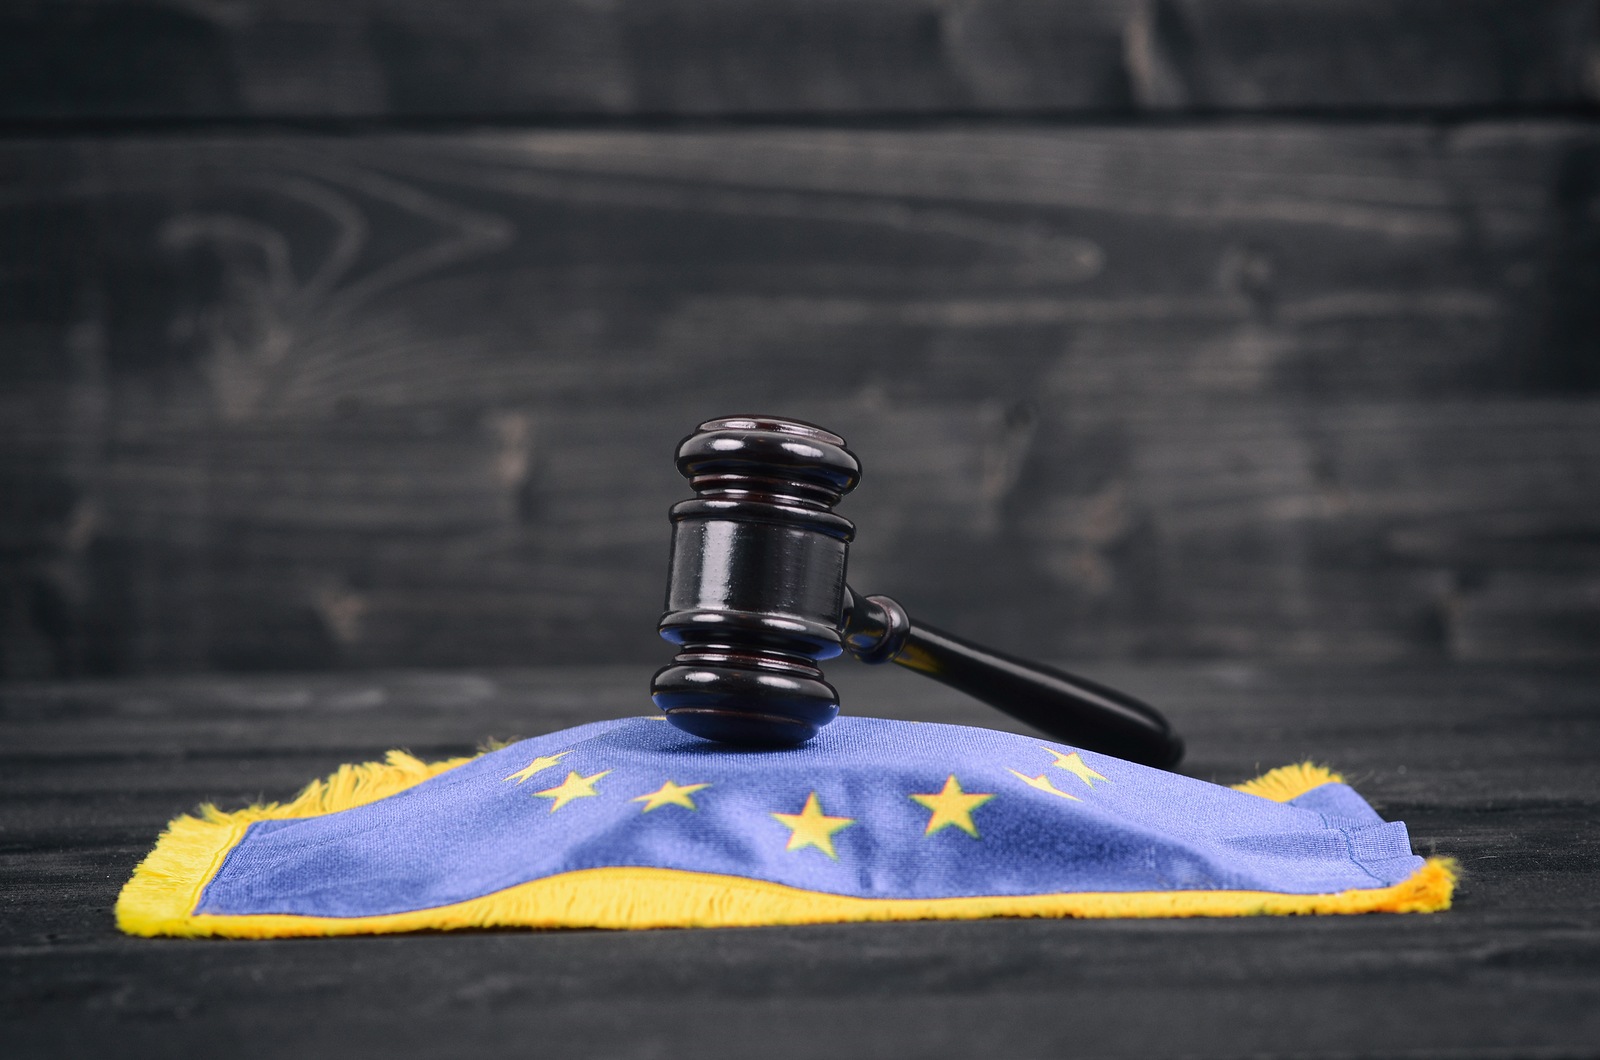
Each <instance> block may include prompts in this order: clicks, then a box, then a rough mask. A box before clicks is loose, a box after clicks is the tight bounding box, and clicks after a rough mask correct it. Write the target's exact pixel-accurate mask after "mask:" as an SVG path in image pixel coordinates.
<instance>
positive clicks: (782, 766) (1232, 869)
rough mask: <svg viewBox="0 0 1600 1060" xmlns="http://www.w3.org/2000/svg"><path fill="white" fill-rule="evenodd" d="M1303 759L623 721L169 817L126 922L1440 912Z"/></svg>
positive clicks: (210, 930)
mask: <svg viewBox="0 0 1600 1060" xmlns="http://www.w3.org/2000/svg"><path fill="white" fill-rule="evenodd" d="M397 771H398V773H399V774H400V776H399V777H398V778H397V777H396V775H395V774H396V772H397ZM1291 773H1292V775H1291V776H1289V777H1288V778H1287V779H1285V778H1284V777H1282V776H1280V777H1279V778H1278V780H1277V790H1276V791H1273V790H1271V789H1272V784H1270V783H1269V784H1267V785H1266V786H1265V787H1264V788H1260V789H1259V790H1260V793H1259V794H1252V793H1250V792H1249V790H1246V791H1239V790H1234V789H1230V788H1225V787H1220V786H1218V785H1214V784H1209V783H1206V782H1204V781H1199V780H1194V779H1191V778H1188V777H1183V776H1180V775H1177V774H1173V773H1168V772H1164V771H1161V770H1156V769H1151V768H1148V767H1144V766H1140V765H1135V764H1133V763H1130V762H1125V761H1122V760H1120V759H1116V758H1111V757H1108V756H1105V755H1099V754H1094V753H1092V752H1088V751H1081V750H1078V749H1076V748H1072V747H1068V746H1065V745H1061V744H1055V743H1048V742H1043V741H1040V740H1036V739H1031V738H1028V737H1023V736H1017V735H1013V734H1010V733H1002V732H995V731H991V730H987V729H976V728H967V727H963V726H953V725H936V724H928V723H917V722H897V721H885V720H880V719H873V718H849V717H847V718H841V719H839V720H838V721H837V722H835V723H834V724H832V725H830V726H829V727H827V728H825V729H824V730H822V732H821V733H820V734H819V735H818V736H817V737H816V738H815V739H813V740H812V741H811V742H810V743H809V744H807V745H806V746H804V747H801V748H797V749H793V750H784V751H751V750H740V749H730V748H727V747H724V746H719V745H714V744H709V743H706V742H704V741H701V740H698V739H696V738H694V737H691V736H688V735H686V734H684V733H681V732H679V731H678V730H676V729H674V728H672V727H670V726H668V725H666V724H663V723H662V722H661V721H660V720H659V719H655V718H630V719H624V720H619V721H607V722H599V723H595V724H592V725H584V726H579V727H577V728H574V729H568V730H564V731H561V732H556V733H552V734H550V735H547V736H541V737H538V738H536V739H532V740H524V741H522V742H520V743H516V744H513V745H511V746H508V747H505V748H503V749H501V750H498V751H494V752H492V753H488V754H484V755H482V756H479V757H477V758H474V759H470V760H464V761H460V762H454V763H445V764H442V765H441V766H436V767H427V766H424V765H422V764H421V763H418V762H416V761H415V760H414V759H408V758H405V757H404V756H400V757H394V756H392V757H391V762H390V763H389V764H388V765H387V766H370V767H355V768H354V769H352V770H346V771H341V773H340V774H336V775H335V777H334V778H331V779H330V781H329V782H328V783H327V784H326V785H322V786H317V785H313V788H312V789H308V792H307V793H306V795H303V796H302V798H301V800H297V803H293V804H290V805H289V806H287V807H278V806H270V807H257V808H254V809H252V810H247V811H241V812H239V813H235V814H223V813H218V812H216V811H214V810H209V811H207V812H206V813H205V814H204V815H203V816H202V817H200V818H193V817H184V818H180V819H178V820H177V821H174V822H173V824H172V826H171V827H170V828H169V830H168V832H167V834H166V835H164V836H163V838H162V841H161V843H160V844H159V845H158V847H157V849H156V851H155V852H154V853H153V854H152V855H151V857H150V858H149V859H147V861H146V862H145V864H144V865H142V866H141V867H140V869H139V870H138V871H137V872H136V873H135V875H134V878H133V879H132V880H131V881H130V882H129V884H128V886H127V888H125V889H124V893H123V895H122V898H121V900H120V901H119V904H118V917H119V922H120V923H121V924H122V926H123V927H124V929H125V930H128V931H130V932H133V933H136V934H176V935H208V934H209V935H233V936H242V937H270V936H275V935H303V934H341V933H359V932H369V931H398V930H416V929H426V928H451V927H468V926H490V925H495V926H505V925H522V926H534V927H559V926H570V927H591V926H595V927H657V926H711V925H723V924H758V923H800V922H821V921H840V920H871V919H903V918H922V917H974V916H994V915H1045V916H1185V915H1241V914H1246V913H1279V912H1282V913H1289V912H1364V911H1374V910H1390V911H1424V910H1429V909H1437V908H1444V907H1446V906H1448V903H1449V898H1450V886H1451V882H1452V880H1453V877H1452V875H1451V871H1450V869H1449V866H1448V865H1446V864H1444V863H1441V862H1431V863H1425V862H1424V860H1423V859H1422V858H1420V857H1417V856H1415V855H1414V854H1413V853H1412V852H1411V847H1410V842H1409V839H1408V837H1407V834H1406V829H1405V826H1404V825H1403V824H1401V823H1399V822H1385V821H1384V820H1383V819H1382V818H1380V817H1379V816H1378V814H1377V813H1376V812H1374V811H1373V809H1372V808H1371V807H1370V806H1368V805H1367V803H1366V802H1365V801H1363V800H1362V799H1361V797H1360V796H1359V795H1357V794H1356V793H1355V792H1354V791H1353V790H1351V789H1350V788H1349V787H1347V786H1345V785H1344V784H1343V783H1339V782H1338V781H1337V779H1336V778H1333V777H1332V775H1331V774H1326V773H1325V772H1318V771H1316V770H1314V769H1312V770H1309V771H1308V770H1305V769H1301V770H1300V771H1299V772H1298V773H1294V772H1293V771H1291ZM430 774H432V775H430ZM341 777H343V778H344V779H343V780H342V781H341V779H340V778H341ZM1297 788H1303V789H1304V790H1296V789H1297ZM391 791H392V793H390V794H385V793H386V792H391ZM379 796H382V797H379ZM1264 796H1266V797H1264ZM1274 796H1276V797H1274ZM1290 796H1292V797H1290ZM369 800H371V801H369ZM341 806H345V807H348V808H339V807H341ZM329 811H331V812H329Z"/></svg>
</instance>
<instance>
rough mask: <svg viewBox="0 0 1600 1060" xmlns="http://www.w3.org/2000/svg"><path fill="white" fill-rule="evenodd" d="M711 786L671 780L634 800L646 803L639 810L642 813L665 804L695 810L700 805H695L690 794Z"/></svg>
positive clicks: (657, 808)
mask: <svg viewBox="0 0 1600 1060" xmlns="http://www.w3.org/2000/svg"><path fill="white" fill-rule="evenodd" d="M710 786H711V785H710V784H677V783H674V782H673V781H670V780H669V781H667V782H666V783H665V784H663V785H661V786H660V787H659V788H657V789H656V790H654V791H652V792H651V793H650V794H648V795H640V796H638V797H637V798H635V799H634V800H633V801H634V802H642V803H644V809H643V810H641V811H639V812H640V813H649V812H650V811H651V810H659V809H661V807H663V806H685V807H687V808H689V809H691V810H694V809H698V808H699V807H697V806H695V804H694V800H693V799H691V798H689V796H690V795H693V794H694V793H695V792H697V791H699V790H700V789H701V788H709V787H710Z"/></svg>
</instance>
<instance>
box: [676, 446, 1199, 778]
mask: <svg viewBox="0 0 1600 1060" xmlns="http://www.w3.org/2000/svg"><path fill="white" fill-rule="evenodd" d="M677 463H678V470H679V471H680V472H681V473H682V474H683V475H684V477H686V478H687V479H688V480H689V484H690V486H691V487H693V489H694V491H695V494H696V496H695V497H694V498H693V499H691V500H686V501H682V502H680V503H678V504H676V505H674V506H673V508H672V512H671V518H672V528H673V532H672V565H671V568H670V570H669V572H668V576H667V605H666V613H665V614H664V615H663V616H662V619H661V624H660V630H661V636H662V637H664V638H665V639H666V640H668V641H670V642H671V643H673V644H675V645H677V647H678V654H677V655H676V657H674V658H673V660H672V662H671V663H670V664H668V665H667V666H665V667H663V668H662V669H661V670H659V671H658V672H657V673H656V675H655V678H654V680H653V681H652V683H651V694H652V698H653V699H654V700H655V703H656V705H657V706H658V707H660V708H661V710H662V711H663V712H665V714H666V716H667V720H668V721H670V722H672V724H674V725H676V726H677V727H678V728H680V729H682V730H684V731H685V732H689V733H693V734H694V735H696V736H700V737H703V738H705V739H709V740H716V741H720V742H724V743H733V744H744V745H750V746H758V747H792V746H796V745H799V744H802V743H804V742H805V741H807V740H809V739H810V738H811V737H812V736H814V735H816V733H817V730H819V729H820V728H822V726H824V725H826V724H828V722H830V721H832V720H833V719H834V717H835V716H836V715H837V714H838V713H839V694H838V692H837V691H836V690H835V689H834V688H833V686H832V685H830V684H828V683H827V681H826V680H824V679H823V673H822V670H821V668H820V667H819V666H818V665H817V664H818V663H820V662H822V661H823V660H825V659H830V658H833V657H835V656H837V655H840V654H842V653H845V652H848V653H850V654H851V655H854V656H855V657H856V658H857V659H860V660H861V661H862V662H866V663H884V662H892V663H895V664H897V665H900V666H904V667H906V668H907V669H910V670H915V671H917V672H918V673H921V674H925V675H927V676H929V677H932V678H934V679H935V680H937V681H941V682H943V683H945V684H947V685H950V686H952V687H954V688H957V689H960V690H961V691H963V692H965V693H967V694H968V695H971V696H973V697H974V698H976V699H979V700H982V701H983V702H985V703H988V704H989V705H990V706H993V707H996V708H998V709H999V710H1001V711H1004V712H1005V713H1007V714H1010V715H1011V716H1012V717H1014V718H1017V719H1019V720H1021V721H1024V722H1027V723H1028V724H1029V725H1032V726H1034V727H1036V728H1038V729H1040V730H1042V731H1044V732H1045V733H1047V734H1049V735H1050V736H1052V737H1054V738H1055V739H1057V740H1059V741H1061V742H1063V743H1068V744H1072V745H1074V746H1078V747H1083V748H1086V749H1089V750H1093V751H1100V752H1103V753H1105V754H1111V755H1116V756H1117V757H1120V758H1126V759H1129V760H1131V761H1135V762H1141V763H1144V764H1146V765H1152V766H1158V767H1161V768H1167V769H1170V768H1172V767H1173V766H1175V765H1177V763H1178V761H1179V760H1180V759H1181V758H1182V757H1183V741H1182V740H1181V739H1179V738H1178V736H1177V735H1176V734H1174V733H1173V731H1172V728H1171V726H1170V725H1168V723H1167V721H1166V719H1164V718H1163V717H1162V716H1161V715H1160V714H1159V713H1157V712H1156V711H1155V710H1154V709H1153V708H1152V707H1150V706H1148V705H1147V704H1145V703H1143V702H1141V701H1139V700H1138V699H1135V698H1134V697H1132V696H1130V695H1127V694H1126V693H1124V692H1118V691H1115V690H1114V689H1110V688H1106V687H1103V686H1101V685H1098V684H1095V683H1094V682H1092V681H1088V680H1085V679H1084V678H1081V677H1076V676H1074V675H1072V674H1068V673H1065V672H1063V671H1060V670H1056V669H1053V668H1051V667H1047V666H1042V665H1040V664H1038V663H1033V662H1027V661H1024V660H1021V659H1016V658H1013V657H1011V656H1008V655H1005V654H1002V653H1000V652H996V651H992V650H990V649H987V648H982V647H979V646H978V645H975V644H972V643H970V642H968V641H965V640H962V639H960V638H959V637H955V636H952V635H950V634H948V633H943V632H940V631H939V630H937V629H934V628H933V627H931V626H928V625H926V624H924V623H922V622H920V621H915V620H913V619H912V618H911V617H910V616H909V615H908V614H906V611H905V608H903V607H901V606H900V605H899V604H898V603H896V602H895V601H894V600H892V599H890V598H889V597H886V596H860V595H858V594H856V593H855V592H853V591H851V589H850V588H849V587H848V586H847V585H846V584H845V566H846V559H847V554H848V551H849V544H850V541H851V539H852V538H853V537H854V536H855V525H854V524H853V523H851V522H850V521H849V520H848V519H845V518H844V517H843V516H841V515H839V514H838V513H836V512H834V511H833V506H834V505H835V504H837V503H838V502H839V500H840V498H842V497H843V496H844V495H845V494H846V493H848V492H849V491H850V490H851V489H853V488H855V486H856V484H857V483H858V482H859V481H860V478H861V465H860V463H859V462H858V461H857V460H856V458H855V455H854V454H853V453H851V452H850V450H849V449H848V448H846V446H845V441H844V439H843V438H841V437H839V436H838V435H836V434H833V433H831V432H829V431H826V430H823V429H822V428H821V427H817V426H815V425H813V424H810V423H804V422H802V421H799V420H790V419H779V418H776V417H769V416H726V417H722V418H719V419H714V420H708V421H706V422H705V423H702V424H701V425H700V427H699V429H698V430H697V431H696V432H695V433H694V434H691V435H690V436H689V437H688V438H686V439H684V440H683V442H682V443H681V444H680V445H679V447H678V457H677Z"/></svg>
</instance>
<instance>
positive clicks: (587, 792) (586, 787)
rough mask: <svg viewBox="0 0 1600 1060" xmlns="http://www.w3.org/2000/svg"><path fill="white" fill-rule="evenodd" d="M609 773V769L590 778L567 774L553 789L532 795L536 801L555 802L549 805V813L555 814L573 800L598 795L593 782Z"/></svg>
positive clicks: (546, 789)
mask: <svg viewBox="0 0 1600 1060" xmlns="http://www.w3.org/2000/svg"><path fill="white" fill-rule="evenodd" d="M609 772H611V770H609V769H606V770H602V771H601V772H599V773H596V774H594V776H591V777H580V776H579V775H578V774H577V773H568V774H567V779H566V780H563V781H562V782H561V783H559V784H557V785H556V786H555V787H553V788H545V789H544V790H543V791H536V792H534V793H533V795H534V798H537V799H554V800H555V801H554V802H552V803H551V804H550V812H551V813H555V812H556V811H557V810H559V809H561V807H563V806H565V805H566V804H567V803H569V802H571V801H572V800H573V799H584V798H588V797H589V796H591V795H598V794H600V793H599V792H598V791H596V790H594V785H595V781H597V780H599V779H600V778H601V777H603V776H605V775H606V774H607V773H609Z"/></svg>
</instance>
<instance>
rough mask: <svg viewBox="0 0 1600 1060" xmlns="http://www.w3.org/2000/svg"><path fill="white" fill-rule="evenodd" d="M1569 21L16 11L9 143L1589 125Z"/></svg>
mask: <svg viewBox="0 0 1600 1060" xmlns="http://www.w3.org/2000/svg"><path fill="white" fill-rule="evenodd" d="M1597 48H1600V7H1597V5H1596V3H1595V2H1594V0H1410V2H1408V3H1406V4H1405V5H1403V7H1400V8H1396V7H1395V6H1394V5H1393V4H1388V3H1381V2H1378V0H1357V2H1352V0H1299V2H1295V3H1283V2H1280V0H1092V2H1076V3H1065V4H1063V3H1047V2H1042V0H849V2H839V0H828V2H818V0H766V2H763V3H760V4H750V3H745V2H740V0H646V2H641V3H623V4H619V3H603V2H596V0H555V2H546V3H537V4H529V3H521V2H515V0H455V2H453V3H450V4H438V3H432V2H428V0H344V2H342V3H337V4H329V3H324V2H319V0H239V2H230V3H226V4H223V3H199V2H195V0H143V2H130V0H22V2H14V3H11V4H8V5H6V9H5V11H4V13H3V14H0V116H3V117H5V118H9V119H11V120H13V121H44V122H48V121H59V120H80V121H81V120H89V121H93V120H104V119H114V118H129V117H133V118H154V119H171V118H181V119H217V118H223V119H254V118H286V117H287V118H345V119H348V118H362V119H374V118H378V119H390V118H417V117H452V118H472V117H477V118H526V117H530V116H556V117H559V116H568V117H626V116H639V115H647V116H654V117H670V116H687V117H716V116H739V115H770V116H780V115H811V116H817V115H842V116H850V115H907V114H952V113H959V114H968V115H976V114H1017V113H1039V112H1097V113H1112V114H1131V113H1174V112H1177V113H1181V112H1186V111H1195V110H1251V111H1274V110H1284V109H1313V110H1317V109H1326V110H1341V109H1349V108H1365V109H1376V110H1395V109H1402V110H1404V109H1442V110H1460V109H1484V108H1489V109H1515V108H1522V107H1551V106H1555V107H1591V106H1593V104H1594V103H1595V102H1596V100H1597V99H1600V74H1597V72H1596V71H1597V65H1596V58H1595V56H1596V54H1597Z"/></svg>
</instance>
